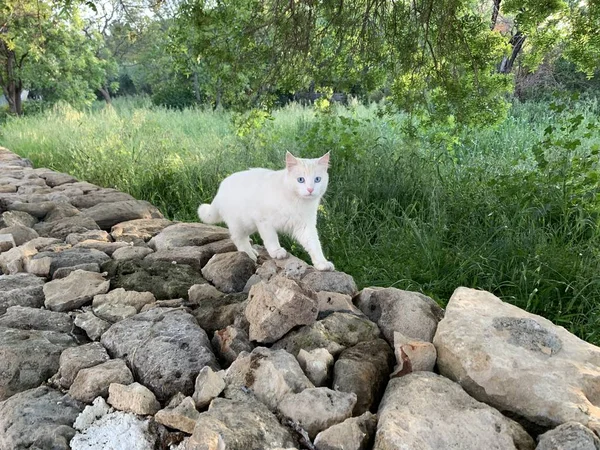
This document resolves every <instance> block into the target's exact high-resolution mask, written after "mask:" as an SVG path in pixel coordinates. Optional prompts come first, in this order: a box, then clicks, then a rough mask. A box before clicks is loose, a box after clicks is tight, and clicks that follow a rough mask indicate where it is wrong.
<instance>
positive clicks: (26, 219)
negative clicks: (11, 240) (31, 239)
mask: <svg viewBox="0 0 600 450" xmlns="http://www.w3.org/2000/svg"><path fill="white" fill-rule="evenodd" d="M2 221H3V222H4V224H5V225H6V226H7V227H13V226H17V225H20V226H23V227H26V228H31V227H33V226H34V225H35V224H36V223H37V222H38V219H37V218H35V217H33V216H32V215H31V214H28V213H26V212H24V211H5V212H3V213H2Z"/></svg>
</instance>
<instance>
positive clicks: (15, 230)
mask: <svg viewBox="0 0 600 450" xmlns="http://www.w3.org/2000/svg"><path fill="white" fill-rule="evenodd" d="M0 234H10V235H12V237H13V239H14V241H15V244H16V245H17V246H19V245H23V244H24V243H25V242H27V241H30V240H32V239H35V238H37V237H39V235H38V234H37V232H36V231H35V230H34V229H33V228H29V227H26V226H23V225H13V226H11V227H6V228H2V229H0Z"/></svg>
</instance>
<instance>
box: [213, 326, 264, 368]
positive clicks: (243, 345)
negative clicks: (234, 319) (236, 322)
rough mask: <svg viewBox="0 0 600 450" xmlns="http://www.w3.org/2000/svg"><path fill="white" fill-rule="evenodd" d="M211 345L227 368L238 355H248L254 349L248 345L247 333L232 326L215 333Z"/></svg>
mask: <svg viewBox="0 0 600 450" xmlns="http://www.w3.org/2000/svg"><path fill="white" fill-rule="evenodd" d="M211 343H212V346H213V349H214V351H215V354H216V355H217V357H218V358H219V360H220V361H221V362H222V363H223V364H224V367H229V366H230V365H231V363H233V361H235V360H236V359H237V357H238V356H239V355H240V353H242V352H248V353H249V352H251V351H252V349H253V348H254V346H253V345H252V344H251V343H250V339H249V338H248V333H246V332H245V331H244V330H242V329H240V328H237V327H235V326H232V325H229V326H228V327H226V328H223V329H221V330H217V331H215V334H214V335H213V338H212V340H211Z"/></svg>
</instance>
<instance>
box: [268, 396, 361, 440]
mask: <svg viewBox="0 0 600 450" xmlns="http://www.w3.org/2000/svg"><path fill="white" fill-rule="evenodd" d="M355 403H356V394H354V393H346V392H338V391H333V390H331V389H329V388H326V387H318V388H308V389H304V390H303V391H302V392H300V393H298V394H287V395H286V396H285V397H283V399H282V400H281V402H280V403H279V411H280V412H281V414H283V415H284V416H286V417H288V418H289V419H291V420H292V421H294V422H296V423H298V425H300V426H301V427H302V428H303V429H304V430H306V432H307V433H308V436H309V437H310V438H311V439H314V438H315V436H316V435H317V434H318V433H319V432H321V431H323V430H325V429H327V428H329V427H330V426H332V425H335V424H337V423H340V422H343V421H344V420H346V419H347V418H349V417H351V416H352V409H353V408H354V405H355Z"/></svg>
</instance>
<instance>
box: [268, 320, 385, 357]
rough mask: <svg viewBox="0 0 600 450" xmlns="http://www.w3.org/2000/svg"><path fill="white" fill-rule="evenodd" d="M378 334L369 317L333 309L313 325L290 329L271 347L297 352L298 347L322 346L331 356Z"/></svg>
mask: <svg viewBox="0 0 600 450" xmlns="http://www.w3.org/2000/svg"><path fill="white" fill-rule="evenodd" d="M379 336H380V331H379V328H378V327H377V325H376V324H374V323H373V322H371V321H370V320H367V319H366V318H364V317H360V316H356V315H354V314H349V313H341V312H335V313H333V314H331V315H329V316H327V317H326V318H324V319H323V320H319V321H318V322H315V323H314V324H312V325H306V326H304V327H302V328H300V329H299V330H292V331H290V332H289V333H288V334H287V335H286V336H285V337H283V339H281V340H279V341H278V342H276V343H275V344H274V345H273V348H274V349H285V350H286V351H288V352H289V353H291V354H292V355H297V354H298V352H300V349H304V350H306V351H311V350H315V349H317V348H325V349H327V351H328V352H329V353H331V354H332V355H333V356H337V355H339V354H340V352H341V351H342V350H344V349H345V348H347V347H352V346H354V345H356V344H358V343H359V342H363V341H371V340H373V339H377V338H378V337H379Z"/></svg>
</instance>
